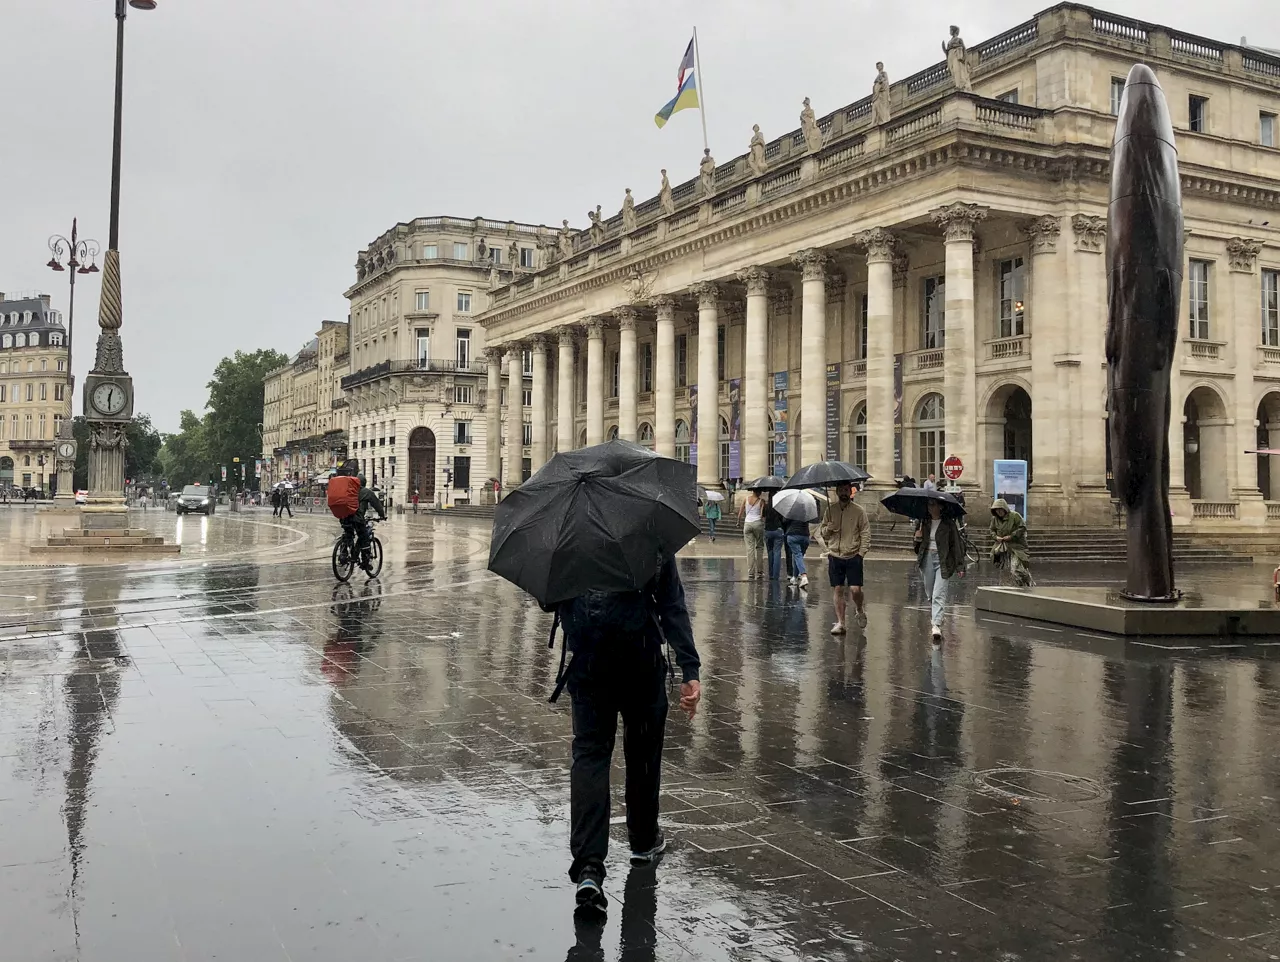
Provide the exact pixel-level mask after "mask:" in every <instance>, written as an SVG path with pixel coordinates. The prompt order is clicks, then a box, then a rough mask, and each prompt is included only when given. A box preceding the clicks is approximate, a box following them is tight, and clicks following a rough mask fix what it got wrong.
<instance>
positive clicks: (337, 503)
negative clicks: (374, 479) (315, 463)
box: [329, 475, 360, 521]
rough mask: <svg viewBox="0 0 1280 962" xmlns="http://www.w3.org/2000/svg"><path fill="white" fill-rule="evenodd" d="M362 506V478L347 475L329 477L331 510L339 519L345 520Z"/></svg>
mask: <svg viewBox="0 0 1280 962" xmlns="http://www.w3.org/2000/svg"><path fill="white" fill-rule="evenodd" d="M359 508H360V479H359V478H352V477H348V476H345V475H339V476H335V477H332V478H330V479H329V510H330V511H331V512H332V513H333V516H334V517H335V518H337V519H338V520H339V521H345V520H346V519H347V518H349V517H351V516H352V515H353V514H355V513H356V511H358V510H359Z"/></svg>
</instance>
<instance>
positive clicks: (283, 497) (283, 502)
mask: <svg viewBox="0 0 1280 962" xmlns="http://www.w3.org/2000/svg"><path fill="white" fill-rule="evenodd" d="M291 500H293V492H292V491H290V490H289V489H288V488H285V489H283V490H282V491H281V492H280V517H282V518H283V517H284V513H285V512H286V511H288V512H289V517H291V518H292V517H293V508H291V507H290V506H289V502H290V501H291Z"/></svg>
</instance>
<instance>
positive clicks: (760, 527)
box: [738, 491, 764, 580]
mask: <svg viewBox="0 0 1280 962" xmlns="http://www.w3.org/2000/svg"><path fill="white" fill-rule="evenodd" d="M738 520H739V521H741V522H742V540H743V541H745V542H746V544H747V579H748V580H752V579H755V578H758V577H760V574H761V568H763V567H764V566H763V564H761V562H763V561H764V498H762V497H761V496H760V495H759V494H757V493H756V492H755V491H748V492H747V497H746V499H745V500H744V501H743V502H742V504H741V505H740V506H739V508H738Z"/></svg>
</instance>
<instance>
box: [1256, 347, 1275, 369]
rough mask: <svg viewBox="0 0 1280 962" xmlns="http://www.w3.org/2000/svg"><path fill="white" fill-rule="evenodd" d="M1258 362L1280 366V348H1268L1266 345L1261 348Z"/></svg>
mask: <svg viewBox="0 0 1280 962" xmlns="http://www.w3.org/2000/svg"><path fill="white" fill-rule="evenodd" d="M1258 360H1259V361H1261V362H1262V363H1263V364H1280V347H1267V346H1266V345H1265V344H1264V345H1262V346H1260V347H1259V348H1258Z"/></svg>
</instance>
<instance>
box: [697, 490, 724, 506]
mask: <svg viewBox="0 0 1280 962" xmlns="http://www.w3.org/2000/svg"><path fill="white" fill-rule="evenodd" d="M698 500H699V501H701V502H704V503H705V502H707V501H723V500H724V495H723V494H721V493H720V492H719V491H711V490H709V489H707V488H701V487H700V488H698Z"/></svg>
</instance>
